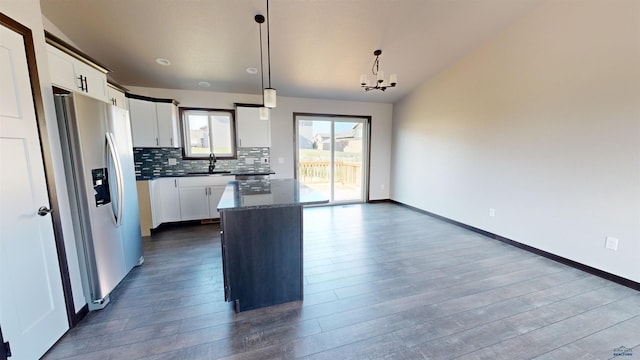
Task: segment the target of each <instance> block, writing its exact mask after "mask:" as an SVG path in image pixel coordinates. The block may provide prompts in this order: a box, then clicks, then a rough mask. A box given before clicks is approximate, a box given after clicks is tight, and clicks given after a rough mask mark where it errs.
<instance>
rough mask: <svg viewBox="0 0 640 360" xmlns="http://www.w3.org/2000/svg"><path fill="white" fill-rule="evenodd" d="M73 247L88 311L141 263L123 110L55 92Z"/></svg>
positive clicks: (128, 133) (130, 153)
mask: <svg viewBox="0 0 640 360" xmlns="http://www.w3.org/2000/svg"><path fill="white" fill-rule="evenodd" d="M55 104H56V114H57V118H58V128H59V131H60V141H61V145H62V151H63V158H64V167H65V174H66V178H67V185H68V193H69V201H70V204H71V212H72V219H73V229H74V232H75V236H76V246H77V249H78V254H79V255H78V256H79V262H80V268H81V274H82V278H83V285H84V288H85V289H84V290H85V298H86V299H87V303H88V305H89V310H97V309H102V308H104V307H105V306H106V305H107V304H108V303H109V294H110V293H111V291H112V290H113V289H114V288H115V287H116V286H117V285H118V284H119V283H120V281H121V280H122V279H124V277H125V276H126V275H127V274H128V273H129V271H131V269H132V268H133V267H134V266H137V265H141V264H142V263H143V262H144V258H143V255H142V239H141V234H140V216H139V213H138V195H137V190H136V177H135V169H134V160H133V147H132V140H131V127H130V122H129V112H128V111H127V110H125V109H121V108H118V107H115V106H113V105H110V104H107V103H104V102H101V101H98V100H95V99H92V98H89V97H86V96H83V95H80V94H56V95H55Z"/></svg>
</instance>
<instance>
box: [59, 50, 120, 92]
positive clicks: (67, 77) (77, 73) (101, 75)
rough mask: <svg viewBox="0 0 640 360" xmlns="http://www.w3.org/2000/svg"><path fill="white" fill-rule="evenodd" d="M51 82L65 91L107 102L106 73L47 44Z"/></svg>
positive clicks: (104, 70)
mask: <svg viewBox="0 0 640 360" xmlns="http://www.w3.org/2000/svg"><path fill="white" fill-rule="evenodd" d="M47 57H48V61H49V72H50V73H51V82H52V83H53V84H54V85H56V86H58V87H61V88H63V89H65V90H69V91H73V92H77V93H81V94H84V95H87V96H90V97H92V98H95V99H98V100H101V101H104V102H107V101H108V97H107V71H108V70H106V69H104V68H97V67H94V66H91V65H88V64H87V63H85V62H83V61H82V60H80V59H79V58H77V57H74V56H71V55H69V54H68V53H66V52H63V51H62V50H60V49H58V48H56V47H54V46H52V45H51V44H47Z"/></svg>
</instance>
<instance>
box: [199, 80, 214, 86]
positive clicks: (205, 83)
mask: <svg viewBox="0 0 640 360" xmlns="http://www.w3.org/2000/svg"><path fill="white" fill-rule="evenodd" d="M198 85H199V86H200V87H211V84H210V83H208V82H206V81H200V82H199V83H198Z"/></svg>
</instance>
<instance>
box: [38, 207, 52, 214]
mask: <svg viewBox="0 0 640 360" xmlns="http://www.w3.org/2000/svg"><path fill="white" fill-rule="evenodd" d="M52 211H53V210H51V209H49V208H48V207H46V206H40V208H39V209H38V215H40V216H45V215H47V214H48V213H50V212H52Z"/></svg>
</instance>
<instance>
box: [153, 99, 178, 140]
mask: <svg viewBox="0 0 640 360" xmlns="http://www.w3.org/2000/svg"><path fill="white" fill-rule="evenodd" d="M156 115H157V116H158V142H159V143H160V144H163V145H160V146H168V147H180V130H179V129H180V128H179V126H178V123H179V121H178V107H177V106H175V105H174V104H173V103H172V102H171V103H166V102H163V103H160V102H159V103H156Z"/></svg>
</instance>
